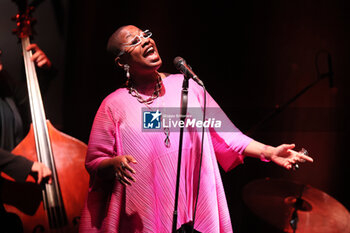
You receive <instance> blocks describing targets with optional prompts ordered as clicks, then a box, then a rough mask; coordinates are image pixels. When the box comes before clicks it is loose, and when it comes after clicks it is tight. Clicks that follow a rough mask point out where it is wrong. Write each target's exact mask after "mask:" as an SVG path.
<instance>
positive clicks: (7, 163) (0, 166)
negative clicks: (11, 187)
mask: <svg viewBox="0 0 350 233" xmlns="http://www.w3.org/2000/svg"><path fill="white" fill-rule="evenodd" d="M33 163H34V162H33V161H31V160H28V159H26V158H25V157H23V156H20V155H14V154H11V153H10V152H8V151H5V150H3V149H1V148H0V171H1V172H4V173H6V174H7V175H9V176H11V177H12V178H13V179H15V180H16V181H17V182H25V180H26V178H27V176H28V175H29V173H30V171H31V168H32V166H33Z"/></svg>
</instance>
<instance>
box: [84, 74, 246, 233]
mask: <svg viewBox="0 0 350 233" xmlns="http://www.w3.org/2000/svg"><path fill="white" fill-rule="evenodd" d="M182 81H183V75H181V74H175V75H169V76H168V77H166V78H164V79H163V87H164V88H165V94H164V95H161V96H159V97H158V98H157V99H155V101H154V102H153V103H152V104H151V105H150V106H149V109H151V110H154V111H156V110H157V108H160V107H163V108H164V107H179V106H180V102H181V88H182ZM145 98H146V97H145ZM188 106H189V108H192V107H198V108H199V107H202V106H203V90H202V88H201V87H200V86H199V85H197V84H196V83H195V82H193V81H191V80H190V83H189V95H188ZM207 106H208V108H218V109H220V107H219V106H218V105H217V103H216V102H215V101H214V100H213V99H212V97H211V96H210V95H209V94H207ZM145 107H146V106H145V104H141V103H139V102H138V100H137V99H136V98H135V97H133V96H131V95H130V94H129V93H128V90H127V89H126V88H120V89H118V90H116V91H115V92H113V93H111V94H110V95H109V96H107V97H106V98H105V99H104V101H103V102H102V104H101V106H100V108H99V109H98V112H97V114H96V116H95V120H94V123H93V126H92V130H91V134H90V139H89V144H88V152H87V156H86V169H87V170H88V172H89V174H90V187H89V191H88V195H87V199H86V204H85V207H84V209H83V211H82V215H81V220H80V232H89V233H93V232H107V233H114V232H121V233H129V232H152V233H154V232H160V233H165V232H171V228H172V219H173V210H174V198H175V183H176V169H177V159H178V149H179V148H178V147H179V132H178V130H177V131H171V129H170V142H171V145H170V147H166V146H165V144H164V140H165V137H166V135H165V134H164V132H162V131H159V132H145V130H144V129H143V128H142V127H143V125H142V111H143V109H144V108H145ZM220 111H222V110H221V109H220ZM222 115H223V116H224V117H226V115H225V114H224V113H223V112H222ZM229 122H230V121H229ZM229 124H230V125H229V126H228V127H231V128H233V129H235V130H230V132H221V131H218V130H215V128H207V129H206V132H205V137H204V149H203V162H202V168H201V180H200V191H199V196H198V207H197V213H196V219H195V226H194V227H195V229H196V230H197V231H200V232H205V233H208V232H209V233H210V232H213V233H214V232H225V233H226V232H232V225H231V220H230V214H229V210H228V206H227V201H226V197H225V192H224V189H223V184H222V180H221V177H220V172H219V167H218V162H219V164H220V165H221V166H222V167H223V169H224V170H225V171H228V170H230V169H232V168H234V167H235V166H237V165H238V164H241V163H242V162H243V158H244V157H243V155H242V153H243V151H244V149H245V148H246V147H247V145H248V144H249V143H250V141H251V140H252V139H251V138H249V137H247V136H246V135H244V134H243V133H241V132H240V131H239V130H238V129H237V128H236V127H235V126H234V125H233V124H232V123H231V122H230V123H229ZM200 148H201V131H200V130H192V131H186V132H185V133H184V141H183V152H182V167H181V178H180V190H179V204H178V220H177V227H178V228H179V227H181V225H182V224H185V223H188V222H191V221H192V215H193V210H194V204H195V198H196V195H197V181H198V170H199V158H200ZM119 155H132V156H133V157H134V158H135V159H136V160H137V164H130V165H131V166H132V167H133V168H134V170H135V171H136V174H135V175H134V177H135V179H136V182H135V183H133V184H132V185H131V186H127V187H125V186H123V185H121V184H120V183H119V182H118V181H117V180H115V181H114V182H111V181H108V182H107V181H104V180H103V179H101V178H99V177H97V176H96V170H97V167H98V165H99V163H100V162H101V161H102V160H104V159H108V158H111V157H114V156H119Z"/></svg>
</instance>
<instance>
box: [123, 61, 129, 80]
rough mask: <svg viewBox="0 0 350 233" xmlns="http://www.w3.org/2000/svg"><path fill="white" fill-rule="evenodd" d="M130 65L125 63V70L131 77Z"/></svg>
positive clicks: (127, 75)
mask: <svg viewBox="0 0 350 233" xmlns="http://www.w3.org/2000/svg"><path fill="white" fill-rule="evenodd" d="M129 70H130V66H129V65H128V64H125V65H124V71H125V72H126V77H127V78H128V79H130V71H129Z"/></svg>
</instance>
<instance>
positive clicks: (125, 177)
mask: <svg viewBox="0 0 350 233" xmlns="http://www.w3.org/2000/svg"><path fill="white" fill-rule="evenodd" d="M119 161H120V162H119V163H118V165H117V172H116V177H117V179H118V180H119V182H120V183H121V184H124V185H131V184H132V182H136V179H135V178H134V177H133V175H132V174H135V173H136V171H135V170H134V169H133V168H132V167H131V166H130V165H129V163H134V164H136V163H137V162H136V160H135V159H134V157H132V156H131V155H125V156H123V157H121V158H120V160H119Z"/></svg>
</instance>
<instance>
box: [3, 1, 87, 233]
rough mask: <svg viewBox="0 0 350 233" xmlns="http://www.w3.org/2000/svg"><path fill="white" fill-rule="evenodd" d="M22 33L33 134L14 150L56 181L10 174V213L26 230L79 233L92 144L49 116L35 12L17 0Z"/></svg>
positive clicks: (6, 187) (6, 192)
mask: <svg viewBox="0 0 350 233" xmlns="http://www.w3.org/2000/svg"><path fill="white" fill-rule="evenodd" d="M17 4H18V6H19V14H17V15H16V16H15V18H16V21H17V29H16V30H15V32H16V34H17V36H18V37H19V38H20V40H21V44H22V52H23V59H24V64H25V72H26V79H27V86H28V97H29V102H30V110H31V117H32V124H31V127H30V130H29V133H28V134H27V136H26V137H25V138H24V139H23V140H22V141H21V142H20V144H18V146H17V147H16V148H14V150H13V151H12V153H13V154H18V155H22V156H24V157H26V158H28V159H30V160H33V161H39V162H41V163H43V164H45V165H46V166H47V167H49V168H50V169H51V171H52V182H51V184H48V183H44V182H42V184H41V185H37V184H36V183H35V180H34V178H33V177H30V176H29V177H28V178H27V180H26V182H25V183H16V182H14V180H13V179H11V178H10V177H8V176H7V175H5V174H4V173H2V174H1V176H2V177H3V178H5V179H4V181H3V187H2V189H3V193H2V199H3V203H4V207H5V209H6V211H7V212H9V213H13V214H16V215H17V216H18V217H19V219H20V221H21V222H22V225H23V231H24V232H26V233H27V232H28V233H29V232H31V233H34V232H78V224H79V216H80V213H81V210H82V208H83V205H84V201H85V197H86V193H87V189H88V173H87V171H86V170H85V167H84V160H85V155H86V150H87V146H86V144H84V143H83V142H81V141H79V140H78V139H75V138H73V137H71V136H69V135H66V134H64V133H62V132H60V131H58V130H57V129H55V128H54V127H53V126H52V124H51V123H50V122H49V121H48V120H47V119H46V116H45V111H44V107H43V102H42V98H41V93H40V88H39V83H38V79H37V75H36V71H35V65H34V62H33V61H31V59H30V58H31V56H32V52H31V51H27V50H26V47H27V46H28V45H29V44H30V39H29V37H30V36H31V23H32V21H33V20H32V18H31V12H32V11H33V7H29V6H28V5H27V4H26V1H17Z"/></svg>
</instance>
